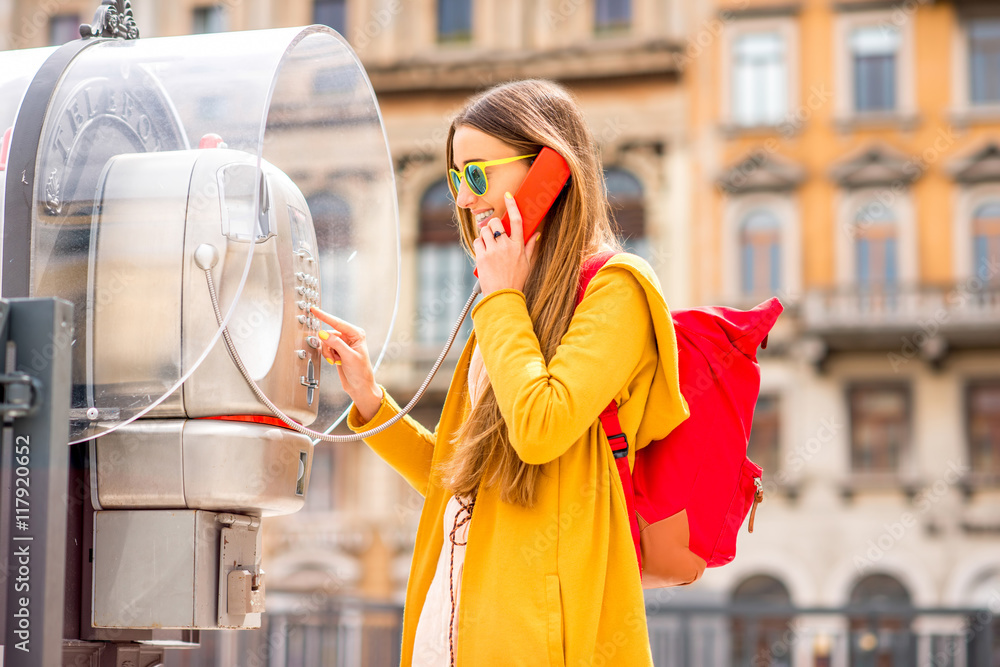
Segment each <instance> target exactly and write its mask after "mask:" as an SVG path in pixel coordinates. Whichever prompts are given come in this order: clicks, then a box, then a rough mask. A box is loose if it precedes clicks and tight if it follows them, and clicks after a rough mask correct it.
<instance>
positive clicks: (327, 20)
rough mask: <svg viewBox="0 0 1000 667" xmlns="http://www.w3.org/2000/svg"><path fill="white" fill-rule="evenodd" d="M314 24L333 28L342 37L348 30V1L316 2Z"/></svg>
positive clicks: (328, 0) (322, 0) (314, 5)
mask: <svg viewBox="0 0 1000 667" xmlns="http://www.w3.org/2000/svg"><path fill="white" fill-rule="evenodd" d="M313 23H318V24H319V25H325V26H328V27H330V28H333V29H334V30H336V31H337V32H339V33H340V34H341V35H343V34H345V31H346V30H347V0H315V2H314V3H313Z"/></svg>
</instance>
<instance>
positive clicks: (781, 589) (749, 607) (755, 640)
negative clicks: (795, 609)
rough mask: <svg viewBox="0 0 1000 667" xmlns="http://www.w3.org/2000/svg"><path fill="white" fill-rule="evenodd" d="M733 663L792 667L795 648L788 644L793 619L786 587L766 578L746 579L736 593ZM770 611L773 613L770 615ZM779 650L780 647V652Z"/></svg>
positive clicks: (756, 666)
mask: <svg viewBox="0 0 1000 667" xmlns="http://www.w3.org/2000/svg"><path fill="white" fill-rule="evenodd" d="M733 606H734V607H736V608H737V609H738V611H739V613H737V614H736V615H734V616H733V621H732V627H731V632H732V662H731V664H733V665H739V666H740V667H743V666H744V665H746V666H748V667H749V666H751V665H752V666H753V667H791V664H792V653H793V650H792V649H793V647H792V646H788V645H787V644H786V642H785V636H786V633H787V632H788V630H789V624H790V623H791V621H792V619H791V617H790V616H789V615H788V612H789V609H790V608H791V606H792V599H791V596H790V595H789V594H788V589H787V588H785V585H784V584H783V583H781V582H780V581H778V580H777V579H775V578H774V577H769V576H766V575H757V576H753V577H750V578H749V579H744V580H743V582H742V583H740V584H739V585H738V586H737V587H736V588H735V589H734V590H733ZM768 607H770V608H772V609H773V613H770V614H769V613H768ZM775 647H778V648H777V649H776V648H775Z"/></svg>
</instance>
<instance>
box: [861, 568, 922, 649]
mask: <svg viewBox="0 0 1000 667" xmlns="http://www.w3.org/2000/svg"><path fill="white" fill-rule="evenodd" d="M850 605H851V607H852V613H851V616H850V656H851V662H850V664H851V666H852V667H855V666H857V667H861V666H864V667H868V666H871V667H904V666H909V665H915V664H917V663H916V657H917V654H916V636H915V635H914V634H913V632H911V630H910V622H911V618H912V617H911V616H910V614H909V611H908V610H910V609H911V608H912V603H911V601H910V593H909V592H908V591H907V590H906V587H905V586H903V584H901V583H900V582H899V580H897V579H896V578H895V577H892V576H889V575H887V574H870V575H868V576H866V577H864V578H863V579H861V580H860V581H859V582H858V583H857V584H855V586H854V590H853V591H851V599H850Z"/></svg>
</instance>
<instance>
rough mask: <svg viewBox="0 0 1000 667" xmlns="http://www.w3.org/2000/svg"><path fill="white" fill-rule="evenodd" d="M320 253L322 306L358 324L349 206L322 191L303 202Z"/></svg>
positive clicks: (352, 229)
mask: <svg viewBox="0 0 1000 667" xmlns="http://www.w3.org/2000/svg"><path fill="white" fill-rule="evenodd" d="M306 203H307V204H308V205H309V213H310V214H311V215H312V219H313V226H314V227H315V228H316V242H317V243H318V244H319V252H320V253H321V254H320V258H319V261H320V267H321V270H320V281H321V282H320V284H321V286H322V295H323V307H324V308H326V309H332V310H331V312H333V313H334V314H336V315H337V316H338V317H341V318H343V319H345V320H347V321H349V322H357V321H358V319H359V316H360V313H359V312H358V300H357V298H356V296H355V295H356V293H357V288H358V287H359V286H358V285H357V284H356V281H357V276H358V271H357V269H356V267H354V266H351V265H350V261H351V256H352V255H353V254H354V250H355V243H354V222H353V220H352V213H351V206H350V204H348V203H347V201H346V200H345V199H344V198H342V197H340V196H338V195H336V194H333V193H331V192H321V193H318V194H315V195H313V196H311V197H309V198H307V199H306Z"/></svg>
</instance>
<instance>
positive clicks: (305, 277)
mask: <svg viewBox="0 0 1000 667" xmlns="http://www.w3.org/2000/svg"><path fill="white" fill-rule="evenodd" d="M295 277H296V278H298V280H299V281H301V282H306V281H308V280H309V276H308V275H307V274H305V273H302V272H301V271H299V272H298V273H296V274H295Z"/></svg>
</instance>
